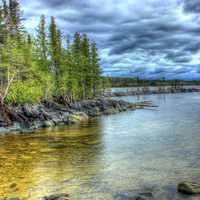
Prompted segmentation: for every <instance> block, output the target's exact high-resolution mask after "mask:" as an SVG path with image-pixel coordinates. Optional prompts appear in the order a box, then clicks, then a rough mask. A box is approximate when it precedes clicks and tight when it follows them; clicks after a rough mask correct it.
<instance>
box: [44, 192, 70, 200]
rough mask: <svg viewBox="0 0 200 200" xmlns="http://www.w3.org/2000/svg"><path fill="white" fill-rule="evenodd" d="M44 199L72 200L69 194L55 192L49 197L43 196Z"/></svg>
mask: <svg viewBox="0 0 200 200" xmlns="http://www.w3.org/2000/svg"><path fill="white" fill-rule="evenodd" d="M42 200H70V198H69V195H68V194H64V193H63V194H54V195H50V196H47V197H43V198H42Z"/></svg>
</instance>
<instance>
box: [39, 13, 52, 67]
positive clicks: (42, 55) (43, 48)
mask: <svg viewBox="0 0 200 200" xmlns="http://www.w3.org/2000/svg"><path fill="white" fill-rule="evenodd" d="M36 52H37V53H36V55H37V60H38V62H39V65H40V66H41V68H42V70H44V71H50V69H49V66H48V65H49V63H48V38H47V32H46V19H45V16H44V15H42V16H41V18H40V23H39V25H38V28H37V36H36Z"/></svg>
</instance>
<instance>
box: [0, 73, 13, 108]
mask: <svg viewBox="0 0 200 200" xmlns="http://www.w3.org/2000/svg"><path fill="white" fill-rule="evenodd" d="M15 74H16V73H15V72H14V73H13V74H12V76H11V78H10V80H8V85H7V86H6V89H5V91H4V93H3V94H1V98H0V102H1V106H2V107H3V105H4V100H5V98H6V96H7V94H8V92H9V89H10V86H11V84H12V82H13V81H14V78H15Z"/></svg>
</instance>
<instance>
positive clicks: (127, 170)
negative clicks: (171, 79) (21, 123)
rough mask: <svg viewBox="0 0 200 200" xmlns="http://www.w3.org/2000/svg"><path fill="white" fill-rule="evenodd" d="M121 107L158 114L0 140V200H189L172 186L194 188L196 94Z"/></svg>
mask: <svg viewBox="0 0 200 200" xmlns="http://www.w3.org/2000/svg"><path fill="white" fill-rule="evenodd" d="M121 99H124V100H127V101H131V102H137V101H143V100H152V101H153V103H154V104H156V105H158V106H159V107H158V108H155V109H144V110H136V111H128V112H123V113H119V114H115V115H110V116H102V117H99V118H97V119H93V120H90V121H88V122H84V123H82V124H79V125H73V126H70V127H66V128H62V129H55V130H54V131H50V130H42V131H40V132H37V133H34V134H23V135H4V136H0V180H1V184H0V199H3V198H5V197H6V196H7V197H15V196H20V197H24V198H27V199H28V200H38V199H40V198H41V197H42V196H45V195H49V194H54V193H60V192H65V193H69V194H70V196H71V197H72V199H73V200H96V199H97V200H100V199H101V200H112V199H117V200H118V199H119V200H120V199H121V200H122V199H124V200H128V199H131V198H129V197H131V196H134V195H135V194H137V193H139V192H143V191H149V190H153V191H155V197H156V199H163V200H165V199H166V200H168V199H173V200H176V199H192V198H190V197H187V196H183V195H180V194H177V192H176V184H177V183H178V182H180V181H183V180H193V181H200V93H191V94H190V93H188V94H167V95H146V96H138V97H123V98H121ZM195 198H196V199H195V200H197V198H199V197H195ZM193 199H194V198H193Z"/></svg>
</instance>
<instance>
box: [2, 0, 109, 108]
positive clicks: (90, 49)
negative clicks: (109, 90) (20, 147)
mask: <svg viewBox="0 0 200 200" xmlns="http://www.w3.org/2000/svg"><path fill="white" fill-rule="evenodd" d="M27 20H28V19H27ZM23 21H24V19H23V15H22V11H21V9H20V3H19V2H18V1H17V0H8V1H6V0H3V1H2V2H1V7H0V88H1V93H0V101H1V105H3V104H15V105H17V104H23V103H35V102H40V101H43V100H46V99H55V100H57V101H60V102H61V103H62V102H63V101H68V102H73V101H75V100H80V99H86V98H92V97H94V96H97V95H98V94H100V93H101V92H102V90H103V89H104V86H105V79H103V78H102V76H101V67H100V64H99V61H100V58H99V55H98V50H97V46H96V43H95V42H91V41H90V40H89V38H88V36H87V35H86V34H83V35H81V34H80V33H75V34H74V38H73V40H72V41H70V40H69V37H65V36H64V35H63V34H62V32H61V30H60V28H59V26H58V24H57V23H56V19H55V18H54V17H51V19H50V24H47V21H48V20H47V19H46V17H45V16H44V15H42V16H41V19H40V23H39V24H38V27H37V29H36V34H35V35H34V36H33V35H30V34H29V33H28V32H27V31H26V30H25V28H24V26H23ZM69 34H73V33H69Z"/></svg>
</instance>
